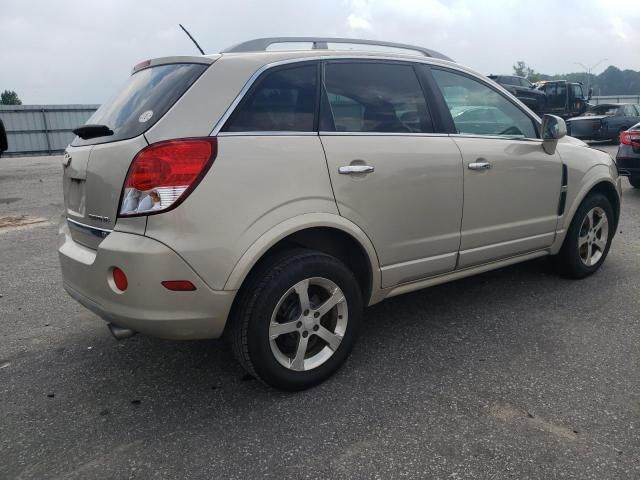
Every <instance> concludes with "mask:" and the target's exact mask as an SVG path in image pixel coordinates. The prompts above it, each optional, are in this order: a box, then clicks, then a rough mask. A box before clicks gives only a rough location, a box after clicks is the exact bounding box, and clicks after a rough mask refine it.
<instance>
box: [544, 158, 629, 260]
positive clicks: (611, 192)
mask: <svg viewBox="0 0 640 480" xmlns="http://www.w3.org/2000/svg"><path fill="white" fill-rule="evenodd" d="M607 171H608V170H607ZM593 193H602V194H603V195H604V196H605V197H607V199H608V200H609V201H610V202H611V206H612V208H613V212H614V216H615V218H614V231H615V229H616V228H617V227H618V221H619V219H620V208H621V205H620V195H619V193H618V188H617V185H616V183H615V182H614V181H613V180H612V179H611V178H610V177H604V176H598V177H596V178H594V179H592V181H591V182H588V183H586V184H585V185H583V187H582V189H581V190H580V191H579V192H578V194H577V195H576V196H575V198H574V200H573V201H572V203H571V207H570V208H569V209H568V211H567V212H566V213H565V216H564V220H563V222H562V229H561V230H560V231H559V232H558V235H557V236H556V242H555V243H554V245H553V247H552V248H551V253H552V254H556V253H558V252H559V251H560V248H562V244H563V243H564V239H565V237H566V234H567V231H568V230H569V227H570V226H571V222H572V221H573V217H574V216H575V214H576V212H577V211H578V208H580V205H581V204H582V202H583V201H584V200H585V198H587V197H588V196H589V195H591V194H593Z"/></svg>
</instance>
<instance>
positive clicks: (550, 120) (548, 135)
mask: <svg viewBox="0 0 640 480" xmlns="http://www.w3.org/2000/svg"><path fill="white" fill-rule="evenodd" d="M566 134H567V124H566V123H565V122H564V120H563V119H561V118H560V117H557V116H555V115H548V114H547V115H545V116H544V117H542V148H543V149H544V151H545V152H547V153H548V154H549V155H553V154H554V153H556V146H557V145H558V140H560V139H561V138H562V137H564V136H565V135H566Z"/></svg>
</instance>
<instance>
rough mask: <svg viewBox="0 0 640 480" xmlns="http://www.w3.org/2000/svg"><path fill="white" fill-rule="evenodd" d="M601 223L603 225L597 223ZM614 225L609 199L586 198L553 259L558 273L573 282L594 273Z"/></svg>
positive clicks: (603, 257)
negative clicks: (572, 279)
mask: <svg viewBox="0 0 640 480" xmlns="http://www.w3.org/2000/svg"><path fill="white" fill-rule="evenodd" d="M588 215H590V217H588ZM602 219H604V220H605V221H604V222H603V223H600V220H602ZM615 224H616V221H615V217H614V213H613V207H612V206H611V202H610V201H609V199H608V198H607V197H605V196H604V195H602V194H601V193H593V194H591V195H589V196H587V198H585V199H584V200H583V202H582V204H581V205H580V207H579V208H578V210H577V211H576V213H575V215H574V217H573V220H572V221H571V225H570V227H569V231H568V232H567V236H566V237H565V239H564V243H563V244H562V248H561V249H560V252H559V253H558V255H556V256H555V257H553V260H554V263H555V266H556V268H557V270H558V272H559V273H560V274H561V275H562V276H564V277H567V278H574V279H579V278H584V277H587V276H589V275H592V274H593V273H595V272H596V271H597V270H598V269H599V268H600V266H601V265H602V263H603V262H604V260H605V259H606V258H607V254H608V253H609V248H610V247H611V240H612V239H613V236H614V234H615ZM598 225H600V227H598Z"/></svg>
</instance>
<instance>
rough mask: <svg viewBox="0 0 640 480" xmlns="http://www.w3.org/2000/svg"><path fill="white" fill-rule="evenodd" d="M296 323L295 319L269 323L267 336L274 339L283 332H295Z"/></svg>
mask: <svg viewBox="0 0 640 480" xmlns="http://www.w3.org/2000/svg"><path fill="white" fill-rule="evenodd" d="M296 323H297V320H296V321H295V322H285V323H272V324H271V325H269V337H271V338H272V339H274V338H278V337H279V336H280V335H284V334H285V333H291V332H295V331H296V330H297V328H296Z"/></svg>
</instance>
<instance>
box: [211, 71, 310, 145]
mask: <svg viewBox="0 0 640 480" xmlns="http://www.w3.org/2000/svg"><path fill="white" fill-rule="evenodd" d="M317 71H318V70H317V65H316V64H307V65H303V66H296V67H289V68H284V69H278V70H275V71H272V72H267V73H266V74H265V75H264V77H262V79H261V80H259V81H258V83H257V85H256V87H255V88H254V89H253V90H252V91H251V92H250V93H249V95H248V96H247V98H246V99H245V100H244V101H243V102H242V103H241V104H240V106H239V107H238V109H237V110H236V111H235V112H234V113H233V115H232V116H231V118H230V119H229V121H228V122H227V123H226V124H225V126H224V128H223V131H225V132H312V131H314V114H315V105H316V80H317Z"/></svg>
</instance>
